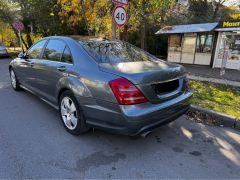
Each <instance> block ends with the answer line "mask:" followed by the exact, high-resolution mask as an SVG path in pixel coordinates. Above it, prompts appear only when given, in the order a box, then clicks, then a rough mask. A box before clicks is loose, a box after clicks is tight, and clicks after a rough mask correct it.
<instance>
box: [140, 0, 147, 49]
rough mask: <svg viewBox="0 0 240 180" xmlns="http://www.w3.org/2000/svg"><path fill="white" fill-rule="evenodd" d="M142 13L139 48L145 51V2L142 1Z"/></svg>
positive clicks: (144, 0)
mask: <svg viewBox="0 0 240 180" xmlns="http://www.w3.org/2000/svg"><path fill="white" fill-rule="evenodd" d="M142 12H143V16H142V25H141V48H142V49H143V50H145V49H146V28H147V26H146V24H147V22H146V17H145V15H146V0H142Z"/></svg>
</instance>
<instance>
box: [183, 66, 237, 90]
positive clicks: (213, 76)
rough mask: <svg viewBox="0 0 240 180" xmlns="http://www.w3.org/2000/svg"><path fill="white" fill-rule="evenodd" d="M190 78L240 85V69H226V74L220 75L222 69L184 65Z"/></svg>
mask: <svg viewBox="0 0 240 180" xmlns="http://www.w3.org/2000/svg"><path fill="white" fill-rule="evenodd" d="M184 67H185V68H186V70H187V73H188V78H189V79H193V80H198V81H209V82H213V83H219V84H227V85H231V86H236V87H240V71H238V70H231V69H226V72H225V74H224V75H223V76H222V77H221V76H220V69H219V68H215V69H212V68H211V67H209V66H198V65H184Z"/></svg>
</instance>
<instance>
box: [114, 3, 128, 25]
mask: <svg viewBox="0 0 240 180" xmlns="http://www.w3.org/2000/svg"><path fill="white" fill-rule="evenodd" d="M112 16H113V20H114V22H115V23H116V25H117V26H119V27H122V26H124V25H125V24H126V23H127V21H128V14H127V11H126V9H125V8H124V7H122V6H116V7H115V8H114V10H113V14H112Z"/></svg>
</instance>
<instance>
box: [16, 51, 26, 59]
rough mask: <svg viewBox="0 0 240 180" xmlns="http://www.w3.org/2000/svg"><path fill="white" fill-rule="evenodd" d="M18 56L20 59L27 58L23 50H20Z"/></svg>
mask: <svg viewBox="0 0 240 180" xmlns="http://www.w3.org/2000/svg"><path fill="white" fill-rule="evenodd" d="M18 57H19V58H21V59H27V58H28V57H27V55H26V54H25V53H24V52H20V53H19V54H18Z"/></svg>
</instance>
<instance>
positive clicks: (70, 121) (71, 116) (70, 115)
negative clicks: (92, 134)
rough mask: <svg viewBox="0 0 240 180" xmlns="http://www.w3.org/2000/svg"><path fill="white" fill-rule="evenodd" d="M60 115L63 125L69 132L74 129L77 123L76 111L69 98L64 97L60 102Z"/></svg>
mask: <svg viewBox="0 0 240 180" xmlns="http://www.w3.org/2000/svg"><path fill="white" fill-rule="evenodd" d="M61 115H62V119H63V122H64V124H65V125H66V127H67V128H68V129H70V130H73V129H75V128H76V126H77V123H78V117H77V109H76V106H75V104H74V102H73V100H72V99H71V98H69V97H64V98H63V99H62V102H61Z"/></svg>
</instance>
